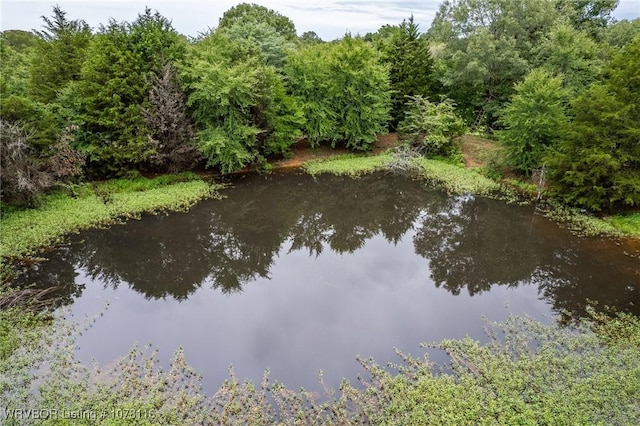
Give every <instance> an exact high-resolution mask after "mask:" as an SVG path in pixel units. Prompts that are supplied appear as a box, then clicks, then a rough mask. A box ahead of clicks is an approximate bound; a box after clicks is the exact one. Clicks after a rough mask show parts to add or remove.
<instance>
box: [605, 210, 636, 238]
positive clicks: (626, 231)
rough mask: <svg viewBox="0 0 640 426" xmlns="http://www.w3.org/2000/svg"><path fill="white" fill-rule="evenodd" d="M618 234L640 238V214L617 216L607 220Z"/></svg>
mask: <svg viewBox="0 0 640 426" xmlns="http://www.w3.org/2000/svg"><path fill="white" fill-rule="evenodd" d="M605 221H607V222H609V223H610V224H611V226H613V227H614V228H615V229H616V230H617V231H618V232H620V233H622V234H623V235H632V236H635V237H640V213H631V214H627V215H615V216H612V217H610V218H607V219H605Z"/></svg>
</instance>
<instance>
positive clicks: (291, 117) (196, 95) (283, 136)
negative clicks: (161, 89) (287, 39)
mask: <svg viewBox="0 0 640 426" xmlns="http://www.w3.org/2000/svg"><path fill="white" fill-rule="evenodd" d="M183 74H184V78H185V82H186V85H187V87H188V90H189V96H188V99H187V104H188V105H189V106H190V107H191V108H192V110H193V117H194V119H195V121H196V123H197V125H198V130H199V132H198V146H199V148H200V151H201V152H202V154H203V155H204V157H205V159H206V160H207V164H208V165H209V166H212V167H216V166H217V167H220V168H221V170H222V171H223V172H225V173H228V172H233V171H236V170H239V169H241V168H243V167H245V166H247V165H250V164H255V163H264V161H265V159H266V157H268V156H270V155H282V154H284V153H286V152H287V151H288V149H289V147H290V146H291V145H292V144H293V143H294V142H295V141H296V139H297V138H298V136H299V127H300V125H301V122H302V116H301V113H300V111H299V109H298V107H297V104H296V103H295V102H294V100H293V98H291V97H290V96H289V95H287V93H286V90H285V86H284V82H283V80H282V77H281V76H280V75H279V74H278V73H277V72H276V69H275V68H274V67H273V66H271V65H267V64H266V63H265V58H264V57H263V55H262V52H261V50H260V49H259V48H255V46H254V47H252V46H248V45H247V44H246V43H240V42H238V40H236V39H233V38H231V37H230V36H229V35H228V34H227V31H226V30H224V29H222V30H218V31H216V32H215V33H212V34H210V35H209V36H207V37H206V38H204V39H203V40H200V41H199V42H198V43H197V44H196V45H194V46H193V47H192V49H191V51H190V55H189V59H188V61H187V65H186V66H185V67H184V69H183Z"/></svg>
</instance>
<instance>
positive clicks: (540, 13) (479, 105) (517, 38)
mask: <svg viewBox="0 0 640 426" xmlns="http://www.w3.org/2000/svg"><path fill="white" fill-rule="evenodd" d="M557 18H558V12H557V11H556V9H555V7H554V4H553V3H552V2H549V1H547V0H522V1H517V2H515V1H511V0H445V1H444V2H443V3H442V4H441V5H440V9H439V10H438V12H437V14H436V17H435V19H434V21H433V24H432V26H431V28H430V29H429V32H428V35H429V38H430V40H431V41H432V43H433V44H434V45H437V46H440V50H441V51H440V52H439V54H438V62H439V64H437V65H436V67H435V68H436V70H437V71H438V78H439V80H440V82H441V83H442V85H443V86H444V91H445V94H446V95H447V96H448V97H450V98H452V99H453V100H454V101H455V102H456V104H457V105H458V107H459V108H460V109H461V111H462V112H463V114H464V116H465V118H466V120H467V121H468V122H469V123H473V124H482V123H485V124H487V125H488V126H490V127H492V126H493V125H494V124H495V122H496V120H497V116H498V111H499V109H500V108H501V106H502V105H503V104H504V103H505V102H506V101H507V100H508V98H509V97H510V96H511V95H512V94H513V88H514V84H515V83H516V82H518V81H520V80H521V79H522V78H523V77H524V76H525V75H526V74H527V72H528V71H529V69H531V61H532V59H533V58H534V56H535V52H536V49H535V47H536V46H538V45H539V43H540V41H541V39H542V37H543V36H544V35H545V34H546V33H547V32H548V29H549V28H550V27H551V26H552V25H553V23H554V22H555V21H556V20H557Z"/></svg>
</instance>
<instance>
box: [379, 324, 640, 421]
mask: <svg viewBox="0 0 640 426" xmlns="http://www.w3.org/2000/svg"><path fill="white" fill-rule="evenodd" d="M613 322H620V323H621V324H624V325H621V326H620V327H612V326H611V325H610V324H611V323H613ZM605 324H607V325H606V326H602V327H600V328H599V329H598V331H597V333H600V335H598V334H593V333H591V332H590V331H589V329H588V328H589V324H581V325H580V326H579V327H578V332H574V331H572V330H568V329H560V328H558V326H553V325H552V326H546V325H542V324H540V323H537V322H535V321H533V320H531V319H528V318H521V317H511V318H510V319H509V320H508V321H507V322H506V323H502V324H491V325H490V326H489V331H488V333H489V337H490V341H489V343H487V344H485V345H481V344H479V343H478V342H476V341H473V340H471V339H468V338H465V339H462V340H445V341H443V342H441V343H439V344H429V345H427V346H429V347H435V348H438V349H441V350H444V351H445V352H446V353H447V354H448V355H449V356H450V358H451V366H450V368H451V370H452V374H451V375H449V374H445V375H443V376H439V375H437V374H434V372H433V368H432V367H431V366H430V365H429V363H425V362H424V360H419V359H414V358H410V357H407V358H408V361H407V362H408V363H409V365H410V367H409V368H407V369H406V370H404V371H403V374H401V375H398V376H396V377H392V376H391V375H389V374H388V373H385V372H383V371H381V370H375V373H374V377H375V378H376V380H377V381H376V384H377V386H376V390H378V389H377V388H379V389H381V390H380V391H378V392H380V393H379V394H378V398H379V400H382V401H388V403H387V404H385V406H386V409H385V411H384V415H383V417H382V419H381V423H385V424H389V423H391V424H441V423H446V424H485V423H486V424H585V425H586V424H629V423H635V422H637V421H638V419H639V418H640V409H639V407H638V405H637V398H638V390H639V389H640V386H639V385H640V382H639V380H640V375H639V373H640V370H639V368H638V365H639V364H638V361H639V360H640V358H639V357H640V351H639V350H638V346H637V345H636V346H633V340H632V339H630V338H628V337H626V336H625V335H624V334H623V333H620V332H619V331H620V330H624V331H629V334H630V335H631V336H637V334H638V321H637V319H635V318H634V317H630V316H619V317H617V318H614V319H608V320H606V322H605ZM611 329H615V334H616V335H617V336H620V340H621V341H623V342H624V344H615V345H602V344H601V343H600V341H599V340H600V339H601V338H602V337H605V336H607V335H608V334H609V330H611ZM499 336H504V337H499ZM636 338H637V337H636ZM613 377H615V378H616V379H612V378H613ZM378 383H379V384H378Z"/></svg>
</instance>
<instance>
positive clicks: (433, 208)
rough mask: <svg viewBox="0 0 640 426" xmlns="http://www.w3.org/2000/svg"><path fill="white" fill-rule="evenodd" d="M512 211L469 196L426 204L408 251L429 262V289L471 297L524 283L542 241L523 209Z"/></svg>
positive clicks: (539, 254)
mask: <svg viewBox="0 0 640 426" xmlns="http://www.w3.org/2000/svg"><path fill="white" fill-rule="evenodd" d="M515 209H516V208H515V207H514V206H508V205H506V204H504V203H499V202H494V201H491V200H486V199H475V198H473V197H470V196H460V197H444V196H440V197H437V198H436V199H434V200H432V202H431V203H430V204H429V205H428V206H427V207H426V210H425V212H424V214H423V216H422V218H421V221H420V225H421V227H420V229H419V230H418V232H417V233H416V235H415V237H414V245H415V248H416V253H418V254H419V255H421V256H423V257H425V258H427V259H429V262H430V269H431V278H432V279H433V281H434V282H435V284H436V285H437V286H443V287H444V288H446V289H447V290H449V291H450V292H451V293H453V294H459V293H460V291H461V290H462V289H463V288H466V290H467V291H468V292H469V294H470V295H474V294H477V293H480V292H482V291H486V290H489V289H490V288H491V286H492V285H495V284H506V285H517V284H518V283H520V282H522V281H528V280H529V279H530V276H531V273H532V272H533V271H534V270H535V269H536V267H537V266H538V265H539V264H540V260H541V259H540V257H541V256H543V255H544V253H543V250H544V248H543V245H544V235H541V234H540V233H538V232H536V229H535V228H534V227H532V226H531V219H532V212H531V211H530V210H529V209H518V210H517V211H516V210H515ZM507 210H508V211H507Z"/></svg>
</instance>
